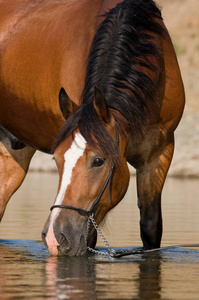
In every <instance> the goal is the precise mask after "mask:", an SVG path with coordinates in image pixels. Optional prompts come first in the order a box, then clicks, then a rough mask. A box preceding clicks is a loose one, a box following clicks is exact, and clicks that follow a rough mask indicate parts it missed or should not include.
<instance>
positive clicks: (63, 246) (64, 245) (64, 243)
mask: <svg viewBox="0 0 199 300" xmlns="http://www.w3.org/2000/svg"><path fill="white" fill-rule="evenodd" d="M57 249H58V251H59V253H60V254H67V253H68V252H69V251H70V250H71V246H70V243H69V241H68V239H67V238H66V237H65V235H64V234H63V233H61V234H60V239H59V246H57Z"/></svg>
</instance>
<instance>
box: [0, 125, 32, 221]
mask: <svg viewBox="0 0 199 300" xmlns="http://www.w3.org/2000/svg"><path fill="white" fill-rule="evenodd" d="M34 153H35V149H33V148H31V147H29V146H25V147H24V148H23V149H19V150H13V149H12V146H11V142H10V139H9V138H8V136H7V135H6V133H5V131H3V130H2V129H1V128H0V220H1V219H2V217H3V214H4V211H5V209H6V205H7V203H8V201H9V199H10V197H11V196H12V194H13V193H14V192H15V191H16V190H17V189H18V188H19V186H20V185H21V183H22V182H23V180H24V178H25V176H26V173H27V171H28V167H29V163H30V160H31V158H32V156H33V154H34Z"/></svg>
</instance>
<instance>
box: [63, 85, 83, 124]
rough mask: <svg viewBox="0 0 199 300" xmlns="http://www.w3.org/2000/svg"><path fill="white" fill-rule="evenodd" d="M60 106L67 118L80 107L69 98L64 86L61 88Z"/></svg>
mask: <svg viewBox="0 0 199 300" xmlns="http://www.w3.org/2000/svg"><path fill="white" fill-rule="evenodd" d="M59 106H60V108H61V111H62V114H63V116H64V118H65V119H66V120H67V119H68V117H69V116H70V115H71V114H72V113H73V112H75V111H76V110H77V108H78V106H77V105H76V104H75V103H74V102H73V101H72V100H71V99H70V98H69V96H68V95H67V93H66V91H65V89H64V88H61V90H60V92H59Z"/></svg>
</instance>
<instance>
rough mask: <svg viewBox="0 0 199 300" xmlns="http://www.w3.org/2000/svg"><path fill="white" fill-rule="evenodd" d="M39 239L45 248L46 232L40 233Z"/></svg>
mask: <svg viewBox="0 0 199 300" xmlns="http://www.w3.org/2000/svg"><path fill="white" fill-rule="evenodd" d="M41 238H42V241H43V243H44V245H45V246H46V247H47V243H46V232H45V231H44V230H43V231H42V233H41Z"/></svg>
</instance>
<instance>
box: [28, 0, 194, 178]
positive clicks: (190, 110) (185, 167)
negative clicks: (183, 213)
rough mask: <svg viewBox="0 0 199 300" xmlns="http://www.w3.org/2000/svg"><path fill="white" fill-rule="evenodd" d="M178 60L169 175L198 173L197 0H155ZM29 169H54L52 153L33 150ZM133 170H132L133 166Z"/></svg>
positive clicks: (190, 175)
mask: <svg viewBox="0 0 199 300" xmlns="http://www.w3.org/2000/svg"><path fill="white" fill-rule="evenodd" d="M156 2H157V3H158V5H159V6H160V8H161V9H162V14H163V18H164V21H165V24H166V26H167V28H168V30H169V32H170V35H171V37H172V40H173V44H174V46H175V49H176V53H177V56H178V61H179V64H180V68H181V72H182V77H183V81H184V86H185V92H186V107H185V111H184V115H183V118H182V121H181V123H180V125H179V127H178V128H177V130H176V146H175V154H174V158H173V162H172V165H171V168H170V171H169V175H170V176H181V177H187V176H188V177H199V101H198V100H199V84H198V82H199V34H198V32H199V0H158V1H156ZM30 170H32V171H56V170H57V168H56V166H55V163H54V161H53V159H52V156H50V155H46V154H43V153H39V152H38V153H36V154H35V156H34V157H33V159H32V162H31V165H30ZM132 172H133V173H134V171H133V170H132Z"/></svg>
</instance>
